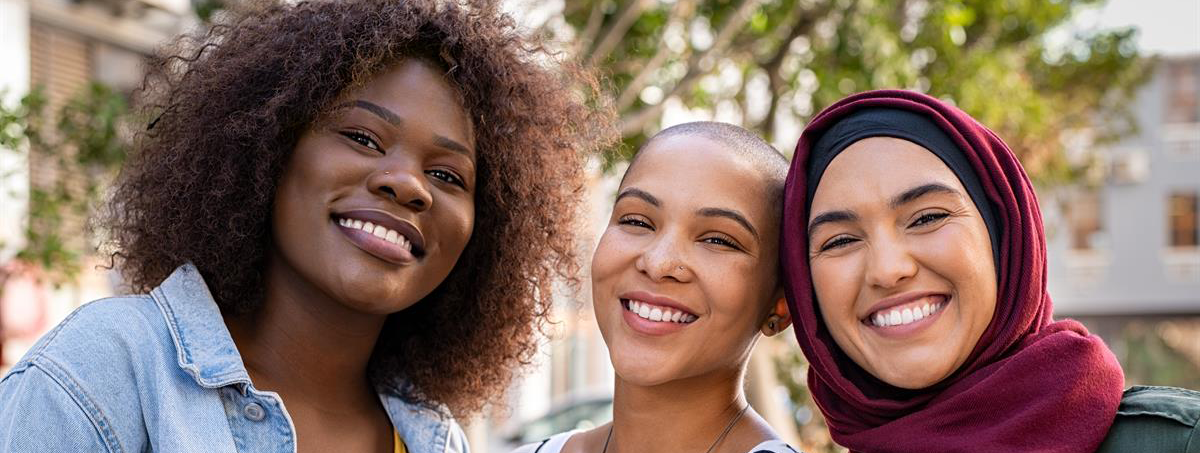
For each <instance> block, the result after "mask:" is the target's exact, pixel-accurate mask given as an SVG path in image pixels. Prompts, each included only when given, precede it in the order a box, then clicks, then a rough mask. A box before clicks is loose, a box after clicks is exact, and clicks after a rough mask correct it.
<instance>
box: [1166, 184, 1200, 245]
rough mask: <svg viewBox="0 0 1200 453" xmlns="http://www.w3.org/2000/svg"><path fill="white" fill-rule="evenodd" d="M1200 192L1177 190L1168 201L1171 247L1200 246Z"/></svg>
mask: <svg viewBox="0 0 1200 453" xmlns="http://www.w3.org/2000/svg"><path fill="white" fill-rule="evenodd" d="M1197 211H1200V194H1198V193H1197V192H1175V193H1172V194H1171V197H1170V199H1169V200H1168V202H1167V225H1168V226H1167V228H1169V229H1170V230H1169V231H1168V233H1167V240H1168V241H1169V242H1168V245H1170V246H1171V247H1197V246H1200V225H1198V224H1200V222H1197Z"/></svg>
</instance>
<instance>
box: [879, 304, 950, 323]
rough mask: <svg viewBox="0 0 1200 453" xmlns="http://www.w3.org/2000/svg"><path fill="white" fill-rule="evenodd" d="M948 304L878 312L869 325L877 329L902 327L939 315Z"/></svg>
mask: <svg viewBox="0 0 1200 453" xmlns="http://www.w3.org/2000/svg"><path fill="white" fill-rule="evenodd" d="M945 306H946V303H945V302H941V303H935V304H924V305H921V306H920V307H909V308H904V309H901V310H891V311H888V312H886V313H885V312H884V311H882V310H881V311H878V312H876V313H875V314H874V315H871V317H870V318H869V323H870V324H871V325H873V326H876V327H892V326H902V325H905V324H910V323H913V322H917V321H920V320H922V319H925V318H928V317H929V315H932V314H934V313H937V312H938V310H941V309H942V307H945Z"/></svg>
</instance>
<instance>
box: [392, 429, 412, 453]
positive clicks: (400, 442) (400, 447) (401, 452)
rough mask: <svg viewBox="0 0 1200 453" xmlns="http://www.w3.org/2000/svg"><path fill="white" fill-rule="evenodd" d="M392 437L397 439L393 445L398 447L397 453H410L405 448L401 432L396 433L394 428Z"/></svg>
mask: <svg viewBox="0 0 1200 453" xmlns="http://www.w3.org/2000/svg"><path fill="white" fill-rule="evenodd" d="M392 437H393V438H395V440H394V441H392V445H395V446H396V453H408V448H406V447H405V446H404V440H403V439H401V438H400V432H399V431H396V428H392Z"/></svg>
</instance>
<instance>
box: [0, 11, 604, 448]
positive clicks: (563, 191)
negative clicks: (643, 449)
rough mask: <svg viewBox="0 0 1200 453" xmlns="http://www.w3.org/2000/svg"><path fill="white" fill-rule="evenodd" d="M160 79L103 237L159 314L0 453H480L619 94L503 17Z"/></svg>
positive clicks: (472, 14) (1, 427)
mask: <svg viewBox="0 0 1200 453" xmlns="http://www.w3.org/2000/svg"><path fill="white" fill-rule="evenodd" d="M146 81H147V82H146V84H145V89H144V91H145V92H144V93H143V95H144V98H145V107H146V110H147V113H148V118H154V119H153V121H151V122H150V123H149V126H148V128H147V130H146V132H145V133H144V134H140V136H139V140H138V143H137V146H136V150H135V151H136V152H135V153H134V155H133V157H132V158H131V160H130V161H129V162H128V163H127V164H126V167H125V168H124V170H123V172H122V174H121V176H120V178H119V180H118V181H117V185H116V188H115V190H114V192H113V195H112V200H111V203H110V205H109V207H108V210H107V216H106V218H105V226H106V227H107V229H108V231H109V233H110V234H111V236H112V246H113V249H112V253H113V256H114V257H115V259H116V260H117V261H116V262H117V264H118V266H119V268H120V269H121V271H122V272H123V274H124V275H125V277H126V279H127V280H128V282H129V283H130V285H131V286H132V289H133V290H134V291H135V292H138V293H142V294H143V295H138V296H125V297H117V298H110V299H105V300H101V301H96V302H92V303H89V304H86V305H84V306H83V307H81V308H80V309H78V310H77V311H76V312H75V313H73V314H72V315H71V316H69V317H68V318H67V319H66V320H64V321H63V322H62V323H61V324H60V325H59V326H57V327H56V328H55V329H54V330H53V331H52V332H50V333H49V334H47V335H46V336H45V337H43V338H42V339H41V340H40V341H39V343H38V345H36V346H35V347H34V348H32V349H31V350H30V352H29V354H28V355H26V356H25V357H24V358H23V359H22V360H21V361H20V362H18V363H17V364H16V365H15V366H14V367H13V369H12V370H11V371H10V373H9V374H8V375H6V376H5V377H4V378H3V380H2V381H0V451H3V452H11V451H21V452H26V451H107V452H133V451H139V452H140V451H169V452H186V451H203V452H233V451H242V452H275V451H278V452H293V451H299V452H316V451H322V452H324V451H339V452H391V451H411V452H414V453H431V452H439V453H443V452H463V451H467V446H466V442H465V437H464V435H463V433H462V430H461V429H460V428H458V425H457V424H455V422H454V417H456V416H458V417H461V416H465V415H469V414H472V413H475V412H477V411H478V410H479V409H480V408H481V407H482V406H483V405H484V404H485V403H486V402H487V401H489V400H490V399H493V398H495V397H497V396H499V394H500V393H501V392H502V391H503V389H504V388H505V387H506V386H507V385H508V383H509V382H510V380H511V377H512V375H513V372H514V369H515V367H516V366H518V365H520V364H523V363H526V362H528V359H529V358H530V355H531V354H532V351H534V350H535V348H534V341H535V336H534V333H535V331H536V330H537V328H538V326H539V325H540V321H541V320H542V319H543V317H544V315H545V314H546V312H547V310H548V308H549V305H550V297H551V293H552V289H551V284H552V283H553V282H555V281H560V282H561V281H564V280H565V281H567V282H574V274H575V271H576V267H577V261H576V259H575V256H574V253H575V250H576V248H575V244H574V241H573V238H574V233H573V231H574V228H573V227H574V223H573V219H574V214H575V212H576V209H577V207H578V206H577V202H578V201H579V196H580V195H581V193H582V178H583V170H582V162H583V159H584V158H585V157H586V155H587V154H588V153H589V152H592V151H595V150H597V149H599V148H600V147H602V146H606V145H607V144H608V143H609V141H610V140H611V139H612V136H613V134H612V132H611V127H612V124H613V122H614V121H613V118H612V115H611V110H609V109H608V108H607V107H606V105H607V104H606V102H604V101H603V97H602V96H599V95H598V90H597V89H596V88H597V83H596V80H595V79H594V78H593V77H591V76H590V75H589V74H588V73H587V72H586V71H582V70H578V69H573V68H571V67H570V66H567V65H559V64H557V63H556V62H555V59H554V55H553V54H551V53H548V52H546V51H545V50H543V49H542V48H541V47H539V46H537V45H536V43H533V42H530V41H529V40H527V39H526V38H524V37H523V36H522V35H521V34H519V32H518V30H517V29H516V27H515V26H514V24H513V23H512V20H511V19H509V18H508V17H506V16H505V15H503V14H501V13H500V12H499V11H498V6H497V5H495V4H492V3H485V2H468V3H464V2H437V1H432V0H430V1H420V0H404V1H388V0H360V1H309V2H302V3H299V4H294V5H288V4H281V5H265V6H259V7H256V8H255V9H253V10H247V11H243V12H241V13H238V14H235V15H230V16H229V19H227V20H225V21H223V22H222V23H219V24H217V25H215V26H213V27H212V28H211V29H209V30H208V31H207V32H206V33H204V34H202V35H199V36H193V37H183V38H180V39H179V40H178V41H176V42H175V43H174V44H173V45H172V46H171V47H169V48H168V50H167V51H166V52H164V53H163V56H161V57H159V58H157V59H156V60H154V61H152V62H151V64H150V66H149V74H148V75H147V79H146ZM285 404H286V406H285Z"/></svg>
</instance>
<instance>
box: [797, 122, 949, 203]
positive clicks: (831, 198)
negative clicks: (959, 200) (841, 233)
mask: <svg viewBox="0 0 1200 453" xmlns="http://www.w3.org/2000/svg"><path fill="white" fill-rule="evenodd" d="M927 183H941V184H943V185H946V186H947V187H950V188H953V189H957V190H959V191H960V193H962V192H965V190H964V189H963V186H962V182H960V181H959V180H958V177H957V176H956V175H955V174H954V172H953V171H951V170H950V167H948V166H946V164H945V163H944V162H942V160H941V159H940V158H938V157H937V156H936V155H934V154H933V152H932V151H929V150H928V149H925V148H924V147H922V146H921V145H918V144H916V143H913V142H910V141H908V140H903V139H899V138H894V137H870V138H864V139H862V140H859V141H857V142H854V143H853V144H851V145H850V146H848V147H846V149H845V150H843V151H842V152H841V153H840V154H838V156H837V157H835V158H833V161H831V162H830V163H829V166H828V167H826V168H825V173H824V174H822V175H821V181H820V183H818V184H817V190H816V193H814V194H813V202H812V210H811V211H812V212H817V211H819V210H824V209H835V208H841V207H844V206H845V205H847V204H852V203H855V202H863V201H864V200H866V201H873V202H878V203H887V202H888V201H889V200H890V195H894V194H896V193H899V192H902V191H904V190H908V189H911V188H913V187H914V186H916V185H919V184H927ZM812 212H810V215H811V214H812Z"/></svg>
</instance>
